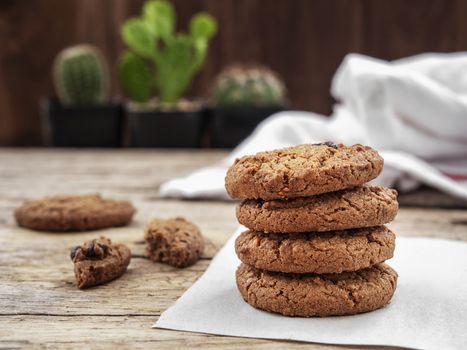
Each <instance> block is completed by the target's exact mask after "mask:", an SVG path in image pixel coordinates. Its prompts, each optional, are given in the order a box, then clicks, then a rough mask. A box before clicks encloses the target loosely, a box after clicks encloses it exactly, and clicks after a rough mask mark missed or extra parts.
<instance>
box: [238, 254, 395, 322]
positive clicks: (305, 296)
mask: <svg viewBox="0 0 467 350" xmlns="http://www.w3.org/2000/svg"><path fill="white" fill-rule="evenodd" d="M236 276H237V286H238V289H239V290H240V293H241V295H242V296H243V299H245V301H246V302H247V303H249V304H250V305H252V306H254V307H256V308H258V309H262V310H266V311H271V312H276V313H279V314H282V315H285V316H301V317H311V316H338V315H353V314H358V313H362V312H368V311H372V310H376V309H379V308H381V307H383V306H385V305H386V304H388V303H389V302H390V300H391V298H392V295H393V294H394V290H395V289H396V283H397V273H396V272H395V271H394V270H393V269H392V268H390V267H389V266H388V265H386V264H384V263H383V264H378V265H375V266H373V267H371V268H368V269H363V270H359V271H356V272H343V273H339V274H323V275H316V274H306V275H296V274H285V273H280V272H268V271H263V270H258V269H256V268H254V267H251V266H248V265H245V264H241V265H240V267H239V268H238V270H237V274H236Z"/></svg>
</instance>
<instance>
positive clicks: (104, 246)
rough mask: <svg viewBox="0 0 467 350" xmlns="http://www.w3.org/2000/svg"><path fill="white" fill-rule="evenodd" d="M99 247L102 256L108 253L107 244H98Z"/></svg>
mask: <svg viewBox="0 0 467 350" xmlns="http://www.w3.org/2000/svg"><path fill="white" fill-rule="evenodd" d="M99 247H101V248H102V250H103V252H104V255H106V254H107V252H108V251H109V246H108V245H107V244H104V243H99Z"/></svg>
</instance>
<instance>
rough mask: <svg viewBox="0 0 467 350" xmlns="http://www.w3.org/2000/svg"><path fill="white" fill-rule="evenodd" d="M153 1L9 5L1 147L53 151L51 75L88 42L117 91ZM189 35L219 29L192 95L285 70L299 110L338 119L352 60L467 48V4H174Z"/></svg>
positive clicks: (3, 19)
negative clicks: (48, 138) (247, 75)
mask: <svg viewBox="0 0 467 350" xmlns="http://www.w3.org/2000/svg"><path fill="white" fill-rule="evenodd" d="M142 3H143V0H99V1H95V0H68V1H60V0H15V1H13V0H3V1H1V2H0V40H1V42H2V46H1V48H0V76H1V77H2V79H1V81H0V110H1V111H2V112H1V113H0V145H39V144H43V139H42V133H41V120H40V114H39V109H38V101H39V98H41V97H42V96H46V95H50V94H51V93H53V88H52V84H51V80H50V67H51V64H52V61H53V58H54V57H55V55H56V54H57V52H58V51H59V50H60V49H61V48H63V47H64V46H68V45H72V44H76V43H80V42H88V43H91V44H95V45H97V46H99V47H100V48H101V49H102V50H103V51H104V54H105V56H106V58H107V59H108V61H109V64H110V67H111V70H112V72H113V74H112V86H113V90H112V91H113V92H114V93H118V91H119V89H118V84H117V81H116V75H115V68H116V64H117V60H118V57H119V55H120V53H121V50H122V48H123V45H122V42H121V39H120V35H119V30H120V29H119V28H120V25H121V24H122V23H123V21H124V20H125V19H126V18H128V17H131V16H134V15H136V14H137V13H138V12H139V11H140V9H141V5H142ZM174 4H175V6H176V8H177V12H178V17H179V24H178V28H179V29H186V26H187V22H188V20H189V18H190V17H191V16H192V15H193V14H194V13H195V12H197V11H202V10H205V11H208V12H210V13H211V14H213V15H214V16H215V17H216V18H217V19H218V21H219V24H220V27H219V33H218V35H217V36H216V37H215V38H214V39H213V41H212V45H211V50H210V52H209V55H208V57H207V62H206V66H205V68H204V69H203V71H202V72H201V73H200V74H199V75H198V76H197V77H196V79H195V81H194V84H193V86H192V88H191V89H190V91H189V92H188V95H190V96H203V95H205V94H206V93H207V92H208V90H209V87H210V85H211V82H212V79H213V77H214V76H215V75H216V74H217V73H218V72H219V71H220V69H221V68H222V67H224V66H225V65H226V64H229V63H232V62H237V61H240V62H262V63H264V64H266V65H269V66H271V67H272V68H273V69H275V70H277V71H278V72H279V74H280V75H281V76H282V77H283V78H284V79H285V81H286V84H287V86H288V90H289V98H290V106H291V108H294V109H304V110H311V111H315V112H319V113H324V114H329V113H330V111H331V107H332V103H333V100H332V98H331V96H330V94H329V88H330V84H331V78H332V76H333V74H334V72H335V70H336V68H337V67H338V65H339V64H340V62H341V61H342V58H343V57H344V56H345V54H347V53H349V52H361V53H365V54H369V55H373V56H376V57H379V58H383V59H397V58H401V57H404V56H408V55H413V54H417V53H422V52H429V51H442V52H446V51H459V50H466V49H467V25H466V24H465V13H466V10H467V5H466V3H465V1H463V0H430V1H425V0H411V1H406V0H394V1H386V0H294V1H289V0H274V1H271V0H222V1H219V0H196V1H186V0H174Z"/></svg>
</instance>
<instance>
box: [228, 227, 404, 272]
mask: <svg viewBox="0 0 467 350" xmlns="http://www.w3.org/2000/svg"><path fill="white" fill-rule="evenodd" d="M395 239H396V236H395V235H394V233H392V232H391V231H390V230H389V229H388V228H386V227H384V226H379V227H370V228H363V229H354V230H347V231H335V232H326V233H292V234H286V233H281V234H274V233H272V234H265V233H261V232H253V231H245V232H243V233H242V234H241V235H240V236H239V237H238V238H237V240H236V241H235V250H236V252H237V255H238V257H239V259H240V260H241V261H242V262H244V263H245V264H248V265H251V266H253V267H256V268H258V269H264V270H268V271H277V272H289V273H340V272H344V271H356V270H360V269H364V268H367V267H370V266H373V265H375V264H378V263H381V262H383V261H385V260H387V259H390V258H392V256H393V253H394V246H395Z"/></svg>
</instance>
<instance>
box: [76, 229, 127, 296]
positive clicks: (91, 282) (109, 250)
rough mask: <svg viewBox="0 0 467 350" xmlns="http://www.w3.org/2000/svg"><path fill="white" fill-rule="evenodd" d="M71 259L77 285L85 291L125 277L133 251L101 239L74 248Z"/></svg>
mask: <svg viewBox="0 0 467 350" xmlns="http://www.w3.org/2000/svg"><path fill="white" fill-rule="evenodd" d="M70 258H71V260H72V261H73V263H74V265H75V276H76V284H77V286H78V288H80V289H84V288H87V287H91V286H96V285H99V284H104V283H106V282H109V281H111V280H114V279H116V278H118V277H120V276H121V275H123V274H124V273H125V271H126V269H127V267H128V264H129V263H130V259H131V251H130V249H129V248H128V247H127V246H125V245H123V244H116V243H112V241H111V240H110V239H108V238H105V237H101V238H99V239H93V240H92V241H87V242H85V243H84V244H83V245H81V246H76V247H73V248H72V249H71V251H70Z"/></svg>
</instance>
